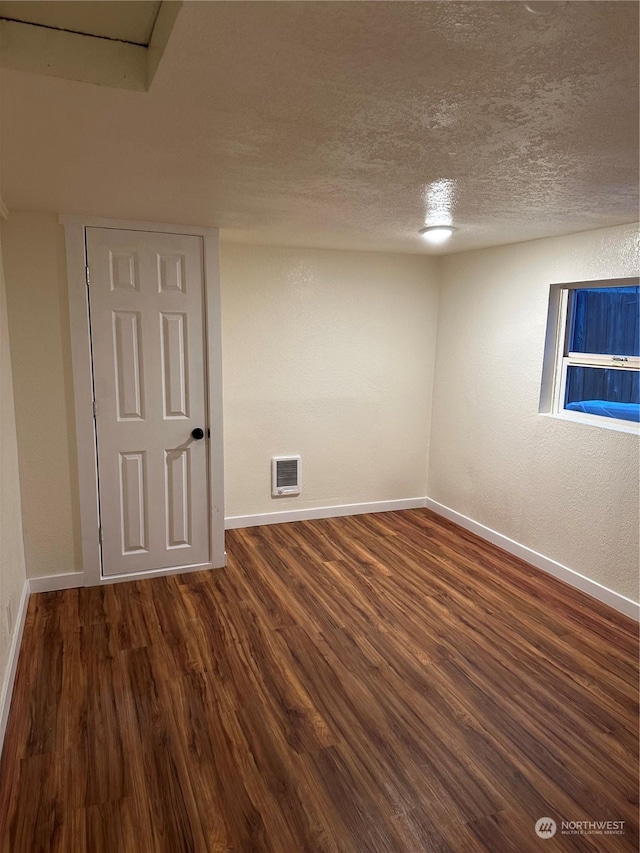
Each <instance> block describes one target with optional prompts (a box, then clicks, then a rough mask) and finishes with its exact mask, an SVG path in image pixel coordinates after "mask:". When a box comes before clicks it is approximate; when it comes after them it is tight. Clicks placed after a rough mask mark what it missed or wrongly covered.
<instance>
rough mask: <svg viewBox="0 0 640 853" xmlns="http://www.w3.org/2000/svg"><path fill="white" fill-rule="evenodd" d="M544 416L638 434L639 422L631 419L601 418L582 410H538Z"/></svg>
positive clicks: (639, 430)
mask: <svg viewBox="0 0 640 853" xmlns="http://www.w3.org/2000/svg"><path fill="white" fill-rule="evenodd" d="M538 414H540V415H542V416H543V417H545V418H555V419H556V420H559V421H573V422H574V423H578V424H584V425H585V426H595V427H601V428H603V429H612V430H614V431H615V432H627V433H631V434H632V435H640V424H637V423H634V422H633V421H620V420H616V419H615V418H601V417H598V416H597V415H586V414H584V413H583V412H569V411H564V412H539V413H538Z"/></svg>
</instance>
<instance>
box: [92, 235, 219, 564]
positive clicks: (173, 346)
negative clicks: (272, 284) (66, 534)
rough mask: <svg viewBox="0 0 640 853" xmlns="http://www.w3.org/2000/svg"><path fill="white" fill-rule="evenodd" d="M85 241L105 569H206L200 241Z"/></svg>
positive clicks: (207, 490) (160, 238)
mask: <svg viewBox="0 0 640 853" xmlns="http://www.w3.org/2000/svg"><path fill="white" fill-rule="evenodd" d="M86 234H87V260H88V266H89V271H90V276H89V309H90V327H91V343H92V351H93V378H94V393H95V399H96V443H97V457H98V487H99V509H100V525H101V528H102V574H103V576H114V575H126V574H129V573H132V572H135V573H137V572H145V571H150V570H156V569H168V568H174V567H183V566H193V567H194V568H198V567H200V566H206V565H210V530H209V517H210V516H209V495H210V483H209V470H208V454H207V440H208V439H207V428H208V424H207V419H206V412H207V400H206V393H207V377H206V373H205V365H206V341H205V328H204V293H203V283H204V276H203V248H202V238H201V237H197V236H183V235H178V234H166V233H151V232H145V231H120V230H116V229H110V228H87V231H86ZM193 430H202V431H203V433H204V437H202V438H194V437H193V436H192V431H193ZM198 434H199V433H197V432H196V435H198Z"/></svg>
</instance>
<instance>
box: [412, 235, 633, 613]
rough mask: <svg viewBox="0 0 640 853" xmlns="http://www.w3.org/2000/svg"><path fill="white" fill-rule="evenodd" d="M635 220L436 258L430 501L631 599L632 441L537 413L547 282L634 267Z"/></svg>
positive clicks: (617, 274) (606, 275) (627, 436)
mask: <svg viewBox="0 0 640 853" xmlns="http://www.w3.org/2000/svg"><path fill="white" fill-rule="evenodd" d="M637 233H638V232H637V227H635V226H623V227H619V228H610V229H603V230H600V231H593V232H589V233H584V234H577V235H573V236H570V237H558V238H554V239H549V240H537V241H534V242H530V243H523V244H520V245H515V246H504V247H501V248H497V249H487V250H483V251H476V252H467V253H463V254H460V255H455V256H451V257H447V258H445V259H443V261H442V267H441V272H442V278H441V282H442V284H441V298H440V312H439V324H438V348H437V359H436V381H435V386H434V399H433V419H432V437H431V451H430V466H429V485H428V494H429V497H431V498H433V499H434V500H436V501H438V502H440V503H442V504H445V505H446V506H448V507H450V508H452V509H454V510H456V511H457V512H460V513H462V514H463V515H466V516H469V517H471V518H472V519H474V520H475V521H478V522H480V523H481V524H484V525H486V526H487V527H490V528H492V529H494V530H496V531H498V532H499V533H502V534H504V535H506V536H508V537H510V538H512V539H515V540H516V541H517V542H520V543H521V544H523V545H526V546H528V547H529V548H532V549H534V550H535V551H538V552H539V553H541V554H543V555H545V556H546V557H550V558H552V559H553V560H556V561H557V562H559V563H562V564H564V565H565V566H568V567H569V568H571V569H574V570H575V571H577V572H579V573H581V574H583V575H586V576H587V577H589V578H591V579H592V580H595V581H597V582H598V583H600V584H603V585H604V586H606V587H608V588H610V589H612V590H614V591H616V592H618V593H620V594H621V595H624V596H627V597H628V598H631V599H633V600H635V601H637V600H638V439H637V437H636V436H634V435H631V434H626V433H622V432H616V431H614V430H611V429H602V428H598V427H593V426H586V425H584V424H579V423H575V422H569V421H564V420H559V419H556V418H552V417H549V416H543V415H540V414H538V403H539V397H540V378H541V372H542V355H543V346H544V339H545V324H546V317H547V300H548V296H549V284H550V283H551V282H570V281H585V280H589V279H600V278H615V277H622V276H630V275H634V274H637V273H638V266H639V265H638V248H637Z"/></svg>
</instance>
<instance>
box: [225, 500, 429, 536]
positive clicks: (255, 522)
mask: <svg viewBox="0 0 640 853" xmlns="http://www.w3.org/2000/svg"><path fill="white" fill-rule="evenodd" d="M424 505H425V499H424V498H403V499H401V500H393V501H372V502H370V503H364V504H337V505H336V506H320V507H313V508H312V509H291V510H285V511H284V512H265V513H262V514H261V515H231V516H229V517H227V518H225V520H224V526H225V529H226V530H233V529H234V528H236V527H258V526H259V525H262V524H285V523H287V522H289V521H311V520H313V519H315V518H337V517H338V516H341V515H364V514H365V513H369V512H393V511H394V510H397V509H421V508H424Z"/></svg>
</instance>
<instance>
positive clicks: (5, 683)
mask: <svg viewBox="0 0 640 853" xmlns="http://www.w3.org/2000/svg"><path fill="white" fill-rule="evenodd" d="M28 604H29V581H28V580H26V579H25V581H24V583H23V584H22V592H21V593H20V598H19V599H18V608H17V612H16V615H15V619H14V626H13V634H12V636H11V643H10V645H9V649H8V653H7V663H6V668H5V672H4V678H3V680H2V691H1V692H0V757H2V747H3V745H4V736H5V734H6V731H7V722H8V720H9V710H10V709H11V698H12V696H13V685H14V683H15V680H16V671H17V669H18V658H19V657H20V646H21V643H22V634H23V631H24V623H25V620H26V617H27V607H28Z"/></svg>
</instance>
